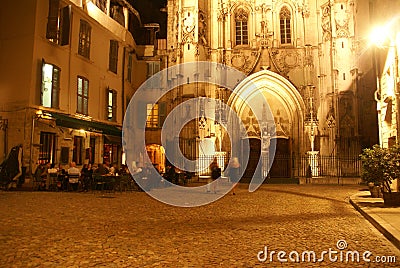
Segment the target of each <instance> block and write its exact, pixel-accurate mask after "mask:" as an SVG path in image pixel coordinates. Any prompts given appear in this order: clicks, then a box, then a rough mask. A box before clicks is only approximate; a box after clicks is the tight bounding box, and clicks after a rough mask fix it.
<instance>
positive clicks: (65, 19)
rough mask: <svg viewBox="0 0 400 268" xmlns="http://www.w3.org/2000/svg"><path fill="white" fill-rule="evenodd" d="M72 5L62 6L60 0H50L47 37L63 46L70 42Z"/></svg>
mask: <svg viewBox="0 0 400 268" xmlns="http://www.w3.org/2000/svg"><path fill="white" fill-rule="evenodd" d="M70 25H71V6H65V7H60V0H49V12H48V16H47V27H46V38H47V39H48V40H49V41H51V42H54V43H56V44H60V45H62V46H64V45H68V44H69V35H70V27H71V26H70Z"/></svg>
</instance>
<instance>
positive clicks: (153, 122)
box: [146, 104, 158, 128]
mask: <svg viewBox="0 0 400 268" xmlns="http://www.w3.org/2000/svg"><path fill="white" fill-rule="evenodd" d="M146 127H150V128H154V127H158V104H154V105H152V104H147V120H146Z"/></svg>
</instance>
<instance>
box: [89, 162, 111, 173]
mask: <svg viewBox="0 0 400 268" xmlns="http://www.w3.org/2000/svg"><path fill="white" fill-rule="evenodd" d="M108 173H110V170H109V169H108V168H107V167H106V166H105V165H104V164H101V163H100V164H99V165H98V168H97V169H96V170H95V171H94V172H93V174H94V175H100V176H101V175H107V174H108Z"/></svg>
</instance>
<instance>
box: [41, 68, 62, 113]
mask: <svg viewBox="0 0 400 268" xmlns="http://www.w3.org/2000/svg"><path fill="white" fill-rule="evenodd" d="M60 72H61V70H60V68H59V67H57V66H55V65H53V64H50V63H46V62H45V61H43V62H42V88H41V100H40V104H41V105H42V106H44V107H49V108H59V92H60Z"/></svg>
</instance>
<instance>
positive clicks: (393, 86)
mask: <svg viewBox="0 0 400 268" xmlns="http://www.w3.org/2000/svg"><path fill="white" fill-rule="evenodd" d="M397 19H398V18H397V17H396V18H395V19H394V20H391V21H390V22H389V23H387V24H386V25H384V26H382V27H377V28H375V29H374V30H373V31H372V32H371V35H370V44H372V45H373V46H374V51H373V53H374V54H373V58H374V70H375V76H376V86H377V90H376V92H375V100H376V101H377V103H378V105H380V107H384V106H386V107H388V105H389V103H390V102H394V103H395V105H396V110H395V111H396V134H395V135H396V142H397V143H399V138H400V109H399V106H400V100H399V97H400V96H399V85H398V83H399V60H398V55H399V49H400V34H399V32H397V28H396V27H394V26H395V25H394V24H395V22H396V21H397ZM383 50H384V51H385V52H386V54H385V63H384V65H383V68H381V66H380V63H381V61H380V59H381V58H382V51H383ZM390 112H391V111H390V110H389V111H386V113H387V114H386V115H385V117H384V118H382V116H379V118H378V121H379V122H378V123H379V128H380V129H379V134H380V135H379V136H380V137H379V139H380V144H381V146H382V147H384V140H385V139H386V137H385V134H386V132H385V129H384V126H385V121H389V119H391V114H388V113H390ZM389 116H390V117H389ZM389 122H390V121H389ZM391 128H392V126H391V125H390V126H389V132H390V131H391ZM389 135H390V136H393V134H392V133H389Z"/></svg>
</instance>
